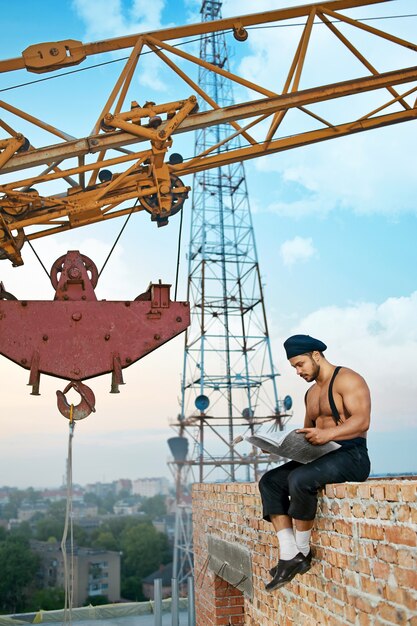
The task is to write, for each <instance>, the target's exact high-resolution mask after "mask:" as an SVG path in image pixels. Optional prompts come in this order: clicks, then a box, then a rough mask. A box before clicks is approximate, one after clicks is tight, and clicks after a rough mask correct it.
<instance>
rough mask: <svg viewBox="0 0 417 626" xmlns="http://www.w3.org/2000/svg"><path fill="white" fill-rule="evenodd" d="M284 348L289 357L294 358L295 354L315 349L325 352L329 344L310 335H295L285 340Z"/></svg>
mask: <svg viewBox="0 0 417 626" xmlns="http://www.w3.org/2000/svg"><path fill="white" fill-rule="evenodd" d="M284 348H285V352H286V353H287V359H292V357H293V356H298V355H299V354H305V353H306V352H314V351H315V350H317V351H318V352H324V350H326V348H327V346H326V344H325V343H323V342H322V341H320V339H314V337H310V335H293V336H292V337H289V338H288V339H287V340H286V341H284Z"/></svg>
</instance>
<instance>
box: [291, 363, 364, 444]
mask: <svg viewBox="0 0 417 626" xmlns="http://www.w3.org/2000/svg"><path fill="white" fill-rule="evenodd" d="M337 393H338V394H339V395H341V396H342V400H343V406H344V409H345V413H346V417H347V418H348V419H346V421H345V422H344V423H343V424H339V425H338V426H336V425H335V426H332V427H330V428H315V427H314V425H313V424H312V423H311V420H308V419H307V418H308V414H306V419H305V423H304V428H302V429H300V430H299V431H298V432H302V433H304V434H305V436H306V439H308V441H310V443H313V444H315V445H319V444H323V443H327V442H328V441H332V440H333V441H338V440H339V441H340V440H343V439H354V438H355V437H359V436H363V434H364V433H365V432H366V431H367V430H368V429H369V423H370V412H371V399H370V393H369V388H368V385H367V384H366V382H365V380H364V379H363V378H362V376H360V375H359V374H357V373H356V372H352V371H351V370H347V371H346V372H344V374H343V376H340V378H339V380H338V385H337ZM307 422H309V423H307Z"/></svg>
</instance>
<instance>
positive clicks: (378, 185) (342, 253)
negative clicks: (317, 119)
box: [0, 0, 417, 486]
mask: <svg viewBox="0 0 417 626" xmlns="http://www.w3.org/2000/svg"><path fill="white" fill-rule="evenodd" d="M296 4H304V2H295V1H292V2H291V1H290V0H288V1H284V0H275V1H274V0H258V2H256V3H253V2H249V1H248V0H240V1H239V2H238V1H237V0H226V1H225V2H224V4H223V15H224V16H225V17H226V16H229V15H239V14H245V13H250V12H253V11H264V10H269V9H273V8H279V7H283V6H293V5H296ZM412 4H413V3H410V2H409V1H408V0H394V1H392V2H386V3H383V4H381V5H379V6H378V5H376V6H373V7H363V8H361V9H357V10H356V11H352V12H351V14H352V15H356V16H360V17H380V18H382V17H390V16H400V15H409V14H410V13H411V12H412V10H411V9H413V7H412ZM199 5H200V3H199V2H198V1H197V0H184V1H183V2H180V1H177V0H176V1H175V2H173V1H169V0H159V1H158V0H154V2H153V3H152V4H151V5H150V4H149V3H148V2H144V1H141V0H137V1H136V2H133V1H132V2H130V1H127V0H124V1H123V2H117V1H116V0H112V1H109V0H107V1H106V2H102V1H101V0H96V1H95V2H91V1H89V0H74V1H73V2H70V1H69V0H68V1H67V0H63V1H62V2H60V3H56V2H50V1H49V0H48V1H46V0H44V1H43V2H42V1H41V2H38V3H32V2H29V1H20V2H18V3H14V4H13V3H9V4H8V6H7V9H5V11H4V12H3V29H2V33H3V35H2V52H1V57H2V58H3V59H6V58H12V57H15V56H20V53H21V51H22V50H23V49H25V48H26V47H27V46H28V45H31V44H34V43H37V42H41V41H54V40H61V39H66V38H71V39H79V40H81V41H83V42H85V43H87V42H89V41H95V40H99V39H104V38H110V37H115V36H118V35H122V34H127V33H134V32H143V31H147V30H151V29H157V28H161V27H165V26H168V25H172V24H176V25H180V24H185V23H188V22H191V21H196V20H198V8H199ZM372 25H374V26H377V27H380V28H383V29H386V30H387V31H388V32H392V33H395V34H397V35H398V36H401V37H404V38H406V39H410V40H413V36H414V33H415V32H416V26H417V17H403V18H398V19H384V20H382V19H381V20H378V21H373V22H372ZM297 28H298V27H288V28H285V29H265V30H253V31H251V32H250V36H249V39H248V41H247V42H246V43H245V44H237V43H236V42H234V40H232V45H233V50H232V51H231V56H230V59H231V64H232V68H236V69H239V70H240V71H241V72H242V73H243V75H245V76H246V77H247V78H249V79H251V80H257V79H259V82H261V83H262V84H264V85H266V86H268V87H269V88H271V89H279V87H277V85H282V75H283V72H284V71H285V70H284V68H285V67H286V68H288V59H286V58H285V57H286V56H288V54H289V53H290V52H291V50H292V48H293V46H294V45H295V44H294V41H298V39H297V38H296V35H295V33H296V31H297ZM298 34H299V31H298ZM332 45H333V42H332V41H330V39H328V38H326V37H325V36H324V35H323V34H322V33H320V32H319V33H318V34H317V39H315V40H314V43H313V45H312V56H311V59H310V57H309V60H308V62H307V63H306V68H305V72H304V73H303V78H302V82H301V87H310V86H313V85H315V84H320V83H319V80H323V81H326V80H327V81H328V82H333V81H334V82H336V81H337V80H344V79H346V78H353V77H354V76H363V75H365V74H366V72H365V70H364V69H363V68H361V67H358V64H357V62H356V61H352V60H351V59H350V57H349V56H348V55H346V54H345V52H344V51H342V50H340V49H339V48H335V50H334V51H333V48H332V47H331V46H332ZM357 45H358V46H361V50H363V51H364V53H365V55H369V58H370V59H371V61H372V63H373V64H374V65H375V66H376V67H377V69H378V70H381V71H383V70H389V69H396V68H397V67H407V66H411V65H416V59H415V53H413V52H411V51H403V50H400V51H398V50H396V49H395V50H393V49H391V48H389V46H387V45H385V44H379V43H378V44H376V43H375V42H372V43H370V42H369V41H368V40H367V39H366V37H365V36H362V35H361V36H360V37H358V40H357ZM187 49H189V50H190V51H192V49H193V47H192V45H191V47H190V48H187ZM123 56H125V54H124V53H123ZM109 58H113V59H114V58H115V55H113V56H111V57H106V60H108V59H109ZM100 60H103V59H99V58H96V57H90V58H89V59H87V61H85V62H84V64H82V65H81V66H79V67H84V66H87V65H93V64H95V63H96V62H97V61H100ZM116 66H117V67H116ZM121 67H122V65H121V64H115V65H111V66H107V67H104V68H102V69H100V70H99V71H94V73H93V71H92V70H91V71H85V72H81V73H77V74H74V75H71V76H69V77H66V78H65V77H61V78H56V79H54V80H49V81H45V82H41V83H36V84H33V85H29V86H24V87H21V88H17V89H13V90H8V91H5V92H3V93H1V92H0V98H2V99H4V100H6V101H8V102H10V103H12V104H14V105H15V106H18V107H20V108H22V109H24V110H27V111H28V112H30V113H32V114H34V115H37V116H39V117H41V118H42V119H45V120H46V121H48V122H50V123H52V124H55V125H56V126H57V127H59V128H61V129H63V130H66V131H67V132H69V133H71V134H73V135H75V136H80V137H81V136H84V135H85V134H88V132H89V130H90V129H91V127H92V126H93V124H94V121H95V116H97V115H98V112H99V109H100V107H101V106H102V104H103V101H104V98H105V97H106V95H107V94H108V93H109V92H110V90H111V88H112V86H113V82H112V80H114V78H115V76H116V71H120V70H121ZM46 76H50V75H46ZM277 76H278V78H277ZM36 78H38V77H37V76H36V75H35V74H30V73H28V72H25V71H20V72H14V73H10V74H7V75H3V76H2V87H0V88H3V89H4V88H5V87H9V86H13V85H18V84H21V83H25V82H30V81H33V80H36ZM280 81H281V82H280ZM407 87H408V86H407ZM135 88H136V89H137V91H138V96H137V99H138V100H140V101H142V100H145V99H146V100H149V99H151V100H154V101H155V102H161V103H162V102H167V101H170V100H172V99H173V94H176V93H177V88H178V86H177V83H176V82H175V80H174V79H173V78H172V77H170V76H169V75H168V74H167V73H166V72H164V71H162V70H161V69H160V68H158V67H157V66H155V65H154V64H153V62H152V60H151V59H148V60H147V64H146V66H145V67H144V71H143V74H142V76H141V77H140V79H139V81H138V83H137V85H135ZM405 89H406V87H405V88H404V90H405ZM188 91H189V88H187V90H186V91H185V92H183V94H182V97H187V96H188V95H190V94H189V93H188ZM238 95H239V96H242V94H238ZM175 97H177V96H176V95H175ZM366 97H368V98H369V102H370V106H369V109H370V108H371V107H372V103H373V102H374V101H375V102H376V101H377V100H376V98H377V96H376V95H374V94H372V95H369V96H366ZM364 98H365V96H364ZM410 103H412V104H413V101H412V100H410ZM343 106H346V105H343ZM348 106H351V107H352V111H353V112H355V111H356V109H355V106H356V105H355V103H354V102H352V103H349V105H348ZM321 110H322V111H323V112H326V106H325V105H323V106H322V109H321ZM339 113H340V115H342V114H343V113H345V109H343V107H342V105H340V110H339ZM5 118H6V116H5ZM288 118H289V119H288V121H287V122H286V124H287V128H288V132H289V133H290V132H299V130H300V128H299V124H300V122H301V120H300V119H299V117H297V115H296V114H294V115H293V116H292V117H290V116H288ZM6 119H8V120H11V118H6ZM15 122H16V120H13V123H14V124H15ZM15 125H16V124H15ZM32 132H33V134H32V135H31V137H30V138H31V140H32V142H33V143H34V145H42V144H43V145H45V140H44V138H43V137H42V135H41V134H40V133H39V136H38V135H37V134H36V132H35V131H32ZM415 133H416V126H415V124H414V123H413V122H409V123H406V124H401V125H395V126H392V127H389V128H386V129H381V130H375V131H370V132H368V133H362V134H358V135H355V136H352V137H347V138H344V139H338V140H335V141H330V142H324V143H321V144H317V145H315V146H310V147H306V148H301V149H297V150H292V151H289V152H283V153H281V154H277V155H274V156H270V157H265V158H264V159H258V160H256V161H248V162H247V163H246V174H247V179H248V187H249V192H250V199H251V206H252V212H253V221H254V226H255V234H256V240H257V248H258V254H259V260H260V266H261V273H262V277H263V282H264V285H265V297H266V305H267V314H268V323H269V328H270V333H271V340H272V348H273V354H274V361H275V364H276V366H277V368H278V370H279V372H280V373H281V378H280V379H279V393H280V396H284V395H286V394H287V393H290V394H291V395H292V396H293V398H294V418H293V422H292V423H293V425H294V426H297V425H299V424H300V423H301V422H302V420H303V406H302V405H303V403H302V398H303V395H304V392H305V383H304V382H303V381H301V380H298V379H297V378H296V377H295V375H294V373H293V372H292V371H291V368H289V366H288V364H287V363H286V361H285V355H284V353H283V350H282V347H281V346H282V341H283V340H284V339H285V338H286V337H287V336H288V335H290V334H293V333H295V332H305V333H308V334H312V335H315V336H318V337H320V338H321V339H323V340H324V341H325V342H326V343H327V344H328V346H329V349H328V353H327V354H328V358H329V360H330V361H331V362H333V363H335V364H343V365H346V366H349V367H352V368H353V369H356V370H357V371H359V372H360V373H361V374H363V375H364V376H365V378H366V379H367V380H368V383H369V385H370V387H371V392H372V398H373V424H372V431H371V433H370V437H369V441H370V450H371V456H372V460H373V471H374V472H376V473H383V472H410V471H417V461H416V460H415V459H416V455H415V447H416V444H417V426H416V409H415V402H416V395H417V394H416V383H415V370H416V365H417V359H416V353H417V330H416V327H417V325H416V318H417V279H416V270H415V268H416V266H417V247H416V245H415V239H416V234H417V207H416V204H415V198H416V191H417V189H416V187H417V184H416V176H415V166H414V159H413V155H414V149H415ZM50 142H51V143H52V141H50ZM193 147H194V144H193V137H192V136H182V137H180V138H178V140H175V143H174V149H175V150H176V151H177V150H178V151H180V152H182V153H183V154H184V156H191V155H192V153H193ZM178 148H179V149H178ZM187 183H188V184H192V181H191V179H190V180H189V181H187ZM185 213H186V212H185ZM186 221H187V218H186ZM120 227H121V224H119V223H118V222H117V221H116V220H112V221H111V222H108V223H106V224H102V225H98V226H94V227H86V228H83V229H79V230H78V231H74V232H72V233H67V234H63V235H60V236H56V237H49V238H45V239H41V240H38V241H37V242H35V247H36V249H37V251H38V253H39V255H40V256H41V258H42V260H43V261H44V263H45V265H46V266H47V267H50V266H51V264H52V262H53V261H54V260H55V259H56V258H57V257H59V256H61V255H62V254H64V253H65V251H66V250H67V249H74V248H75V249H80V250H81V251H82V252H83V253H85V254H87V255H88V256H90V257H91V258H93V260H94V261H95V262H96V263H97V265H98V267H100V266H101V264H102V263H103V261H104V259H105V257H106V255H107V252H108V250H109V249H110V247H111V245H112V243H113V241H114V239H115V237H116V235H117V233H118V231H119V229H120ZM184 232H185V233H188V224H187V223H186V226H185V230H184ZM177 235H178V223H177V222H176V221H175V219H172V220H171V223H170V225H169V226H168V227H167V228H164V229H156V228H155V227H154V225H153V224H151V223H150V221H149V218H148V216H145V215H142V214H138V215H135V216H133V218H132V220H131V223H130V224H129V228H128V229H127V230H126V233H125V234H124V235H123V238H122V240H121V242H120V244H119V246H118V247H117V249H116V251H115V253H114V255H113V257H112V260H111V263H109V266H108V268H106V271H105V272H104V273H103V277H102V280H101V281H100V283H99V286H98V288H97V292H98V295H99V297H102V298H107V299H120V298H129V297H132V298H134V297H135V296H136V295H137V294H138V293H141V292H142V291H143V290H144V288H146V286H147V285H148V283H149V282H150V281H151V280H154V281H155V280H158V278H162V279H163V280H164V281H169V282H174V280H175V266H176V245H177ZM186 238H187V237H185V239H184V243H183V258H182V264H181V267H182V276H181V281H180V294H179V295H180V297H184V296H185V290H186V276H185V271H186V262H185V259H184V255H185V250H186ZM24 251H25V253H26V255H25V257H24V258H25V266H24V267H22V268H18V269H12V268H11V267H10V266H9V265H8V264H7V263H6V262H3V263H2V264H1V267H0V280H2V281H3V282H4V284H5V286H6V288H7V289H8V290H9V291H11V292H12V293H14V294H15V295H16V296H18V297H19V298H33V299H37V298H45V299H52V297H53V290H52V289H51V287H50V285H49V283H48V280H47V277H46V275H45V274H44V273H43V271H42V269H41V268H40V266H39V264H38V262H37V261H36V259H35V258H34V256H33V254H32V253H31V251H30V250H29V249H27V250H26V249H24ZM182 348H183V340H182V338H179V339H176V340H174V341H172V342H171V343H170V344H169V345H167V346H165V347H163V348H161V349H160V350H159V351H156V352H155V353H153V354H151V355H150V356H149V357H147V358H146V359H144V360H143V361H141V362H140V363H138V364H136V365H134V366H132V367H131V368H129V369H128V370H126V371H125V372H126V373H125V380H126V382H127V384H126V386H125V387H124V388H123V390H122V392H121V394H120V395H118V396H112V395H109V394H108V390H109V386H110V383H109V380H96V381H93V383H92V385H91V386H92V387H93V388H94V391H95V393H96V397H97V413H96V414H95V415H94V416H90V417H89V418H88V419H86V420H84V421H83V422H80V423H79V424H77V428H76V436H75V440H74V446H75V451H74V480H75V481H78V482H80V483H87V482H93V481H96V480H113V479H115V478H118V477H131V478H136V477H138V476H152V475H161V474H167V473H168V470H167V468H166V464H165V463H166V459H167V458H168V456H169V454H168V449H167V446H166V443H165V440H166V439H167V438H168V437H169V436H171V434H172V431H171V430H170V429H169V426H168V424H169V420H170V419H172V418H174V417H175V416H176V414H177V413H178V397H179V395H180V374H181V366H182ZM161 368H163V375H162V376H161V375H160V371H161ZM155 372H158V377H157V379H158V380H157V383H156V382H155V379H156V376H155ZM0 373H1V380H2V381H3V382H2V399H3V412H2V413H3V415H2V423H3V437H2V441H1V442H0V475H1V477H2V479H1V481H0V482H1V483H4V484H9V485H16V486H27V485H34V486H42V485H57V484H59V483H60V482H61V479H62V474H63V471H64V466H65V455H66V445H67V441H66V439H67V430H68V425H67V422H66V420H65V419H64V418H63V417H61V416H60V414H59V413H58V412H57V409H56V406H55V390H56V389H57V388H62V386H63V385H61V386H60V385H59V381H57V380H51V379H49V380H48V379H47V378H46V377H44V378H43V379H42V382H41V391H42V396H41V397H39V398H34V397H32V396H30V395H29V392H28V388H27V387H26V386H25V385H26V383H27V372H26V371H24V370H20V369H19V368H18V367H17V366H15V365H13V364H11V363H10V362H8V361H7V360H5V359H3V358H2V359H1V360H0ZM161 392H162V393H161Z"/></svg>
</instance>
